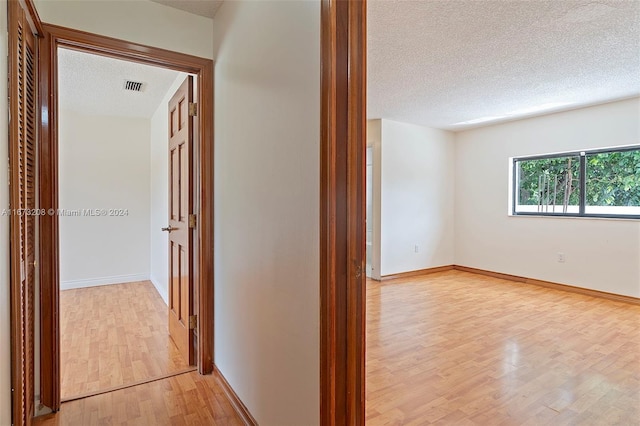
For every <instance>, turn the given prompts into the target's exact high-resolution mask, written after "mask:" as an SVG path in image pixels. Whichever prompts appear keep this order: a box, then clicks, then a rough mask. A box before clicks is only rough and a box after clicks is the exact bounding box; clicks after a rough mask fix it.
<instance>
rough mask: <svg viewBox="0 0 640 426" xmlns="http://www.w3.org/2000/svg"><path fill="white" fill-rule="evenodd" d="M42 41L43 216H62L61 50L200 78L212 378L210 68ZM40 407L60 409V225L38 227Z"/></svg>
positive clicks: (200, 255)
mask: <svg viewBox="0 0 640 426" xmlns="http://www.w3.org/2000/svg"><path fill="white" fill-rule="evenodd" d="M43 30H44V31H43V38H42V39H41V46H40V48H41V55H40V64H41V67H40V69H41V73H40V89H41V90H40V93H41V97H40V102H41V111H42V123H41V129H40V134H41V137H40V150H39V152H38V154H39V156H40V163H39V164H40V166H39V172H40V195H41V196H40V208H42V209H45V210H47V211H48V210H49V209H53V211H57V210H58V87H57V81H58V67H57V49H58V47H64V48H70V49H74V50H79V51H83V52H87V53H94V54H98V55H102V56H108V57H111V58H116V59H122V60H126V61H131V62H138V63H142V64H147V65H153V66H158V67H162V68H168V69H172V70H176V71H182V72H186V73H190V74H195V75H197V94H196V100H197V103H198V108H197V109H198V111H197V117H196V118H197V123H196V125H195V130H196V131H195V132H194V133H195V134H194V171H193V173H194V194H193V195H194V209H195V213H196V214H197V226H196V235H195V236H194V237H195V241H194V262H195V266H194V288H195V289H196V290H197V295H196V296H195V297H196V298H197V299H198V300H197V301H196V303H197V307H198V311H197V314H198V347H197V358H198V371H199V372H200V374H210V373H212V372H213V351H214V338H213V333H214V327H213V319H214V317H213V308H214V303H213V297H214V291H213V289H214V283H213V280H214V275H213V202H214V199H213V190H214V186H213V167H214V162H213V153H214V149H213V61H212V60H211V59H205V58H199V57H196V56H192V55H187V54H184V53H178V52H172V51H169V50H164V49H160V48H155V47H150V46H145V45H141V44H137V43H132V42H128V41H124V40H118V39H115V38H111V37H106V36H102V35H97V34H92V33H88V32H84V31H79V30H74V29H70V28H65V27H61V26H57V25H50V24H46V23H45V24H43ZM39 242H40V300H41V321H40V326H41V351H40V352H41V378H42V380H41V389H40V392H41V401H42V404H44V405H45V406H47V407H49V408H51V409H52V410H53V411H58V410H59V409H60V403H61V401H60V399H61V396H60V379H61V377H60V329H59V325H60V310H59V291H60V275H59V271H60V269H59V231H58V217H57V216H56V215H45V216H42V217H41V222H40V240H39Z"/></svg>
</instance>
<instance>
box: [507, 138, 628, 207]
mask: <svg viewBox="0 0 640 426" xmlns="http://www.w3.org/2000/svg"><path fill="white" fill-rule="evenodd" d="M512 211H513V214H514V215H537V216H540V215H542V216H578V217H618V218H635V219H640V146H634V147H625V148H616V149H603V150H594V151H581V152H569V153H563V154H554V155H541V156H536V157H526V158H514V159H513V210H512Z"/></svg>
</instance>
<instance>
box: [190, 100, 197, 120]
mask: <svg viewBox="0 0 640 426" xmlns="http://www.w3.org/2000/svg"><path fill="white" fill-rule="evenodd" d="M197 115H198V104H197V103H195V102H189V117H195V116H197Z"/></svg>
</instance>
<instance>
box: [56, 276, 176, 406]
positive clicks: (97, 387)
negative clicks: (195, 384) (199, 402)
mask: <svg viewBox="0 0 640 426" xmlns="http://www.w3.org/2000/svg"><path fill="white" fill-rule="evenodd" d="M167 324H168V313H167V305H166V304H165V303H164V301H163V300H162V298H161V297H160V295H159V294H158V292H157V291H156V289H155V287H154V286H153V284H151V282H149V281H142V282H134V283H126V284H116V285H106V286H100V287H90V288H81V289H74V290H64V291H62V292H60V327H61V333H60V335H61V345H60V358H61V360H60V361H61V373H62V374H61V376H62V399H63V400H66V399H70V398H73V397H77V396H79V395H85V394H88V393H91V392H96V391H102V390H107V389H111V388H114V387H117V386H121V385H127V384H132V383H137V382H140V381H142V380H147V379H150V378H155V377H160V376H163V375H167V374H171V373H176V372H180V371H184V370H186V369H188V368H189V366H188V364H187V363H186V362H185V361H184V360H183V359H182V357H181V356H180V353H179V352H178V349H177V347H176V346H175V344H174V343H173V342H172V341H171V338H170V337H169V332H168V325H167Z"/></svg>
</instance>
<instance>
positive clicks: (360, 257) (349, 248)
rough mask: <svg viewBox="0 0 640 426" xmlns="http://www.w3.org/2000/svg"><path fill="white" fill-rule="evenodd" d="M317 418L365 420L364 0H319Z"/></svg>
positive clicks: (353, 422)
mask: <svg viewBox="0 0 640 426" xmlns="http://www.w3.org/2000/svg"><path fill="white" fill-rule="evenodd" d="M321 55H322V57H321V63H322V65H321V97H322V101H321V102H322V106H321V121H320V132H321V136H320V144H321V160H320V170H321V188H320V256H321V257H320V315H321V318H320V324H321V325H320V327H321V330H320V339H321V341H320V387H321V389H320V393H321V401H320V416H321V419H320V422H321V424H323V425H344V424H348V425H363V424H364V421H365V415H364V408H365V400H364V397H365V393H364V385H365V370H364V367H365V358H364V355H365V352H364V351H365V293H364V292H365V276H364V271H365V195H366V194H365V178H366V111H365V109H366V0H357V1H337V0H323V1H322V5H321Z"/></svg>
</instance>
